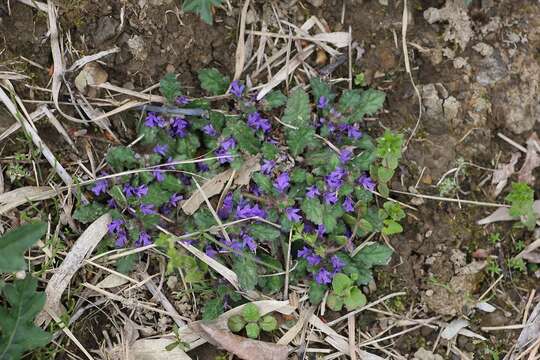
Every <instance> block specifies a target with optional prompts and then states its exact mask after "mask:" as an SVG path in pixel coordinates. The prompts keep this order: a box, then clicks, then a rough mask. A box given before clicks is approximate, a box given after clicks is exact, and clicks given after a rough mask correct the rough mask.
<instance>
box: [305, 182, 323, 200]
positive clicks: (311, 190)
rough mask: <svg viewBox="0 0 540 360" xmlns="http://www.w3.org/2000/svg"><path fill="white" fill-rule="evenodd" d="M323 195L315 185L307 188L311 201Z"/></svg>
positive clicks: (307, 194)
mask: <svg viewBox="0 0 540 360" xmlns="http://www.w3.org/2000/svg"><path fill="white" fill-rule="evenodd" d="M319 195H321V193H320V192H319V189H318V188H317V186H315V185H311V186H310V187H308V188H307V192H306V196H307V197H308V198H310V199H313V198H314V197H315V196H319Z"/></svg>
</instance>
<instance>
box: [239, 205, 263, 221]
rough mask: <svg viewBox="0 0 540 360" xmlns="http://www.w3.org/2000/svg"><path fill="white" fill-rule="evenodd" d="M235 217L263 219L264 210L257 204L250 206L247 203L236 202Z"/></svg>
mask: <svg viewBox="0 0 540 360" xmlns="http://www.w3.org/2000/svg"><path fill="white" fill-rule="evenodd" d="M236 217H237V218H238V219H247V218H251V217H260V218H263V219H265V218H266V211H264V210H263V209H261V208H260V207H259V204H255V205H253V206H251V205H249V203H243V204H238V207H237V208H236Z"/></svg>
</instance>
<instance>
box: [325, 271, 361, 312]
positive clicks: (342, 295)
mask: <svg viewBox="0 0 540 360" xmlns="http://www.w3.org/2000/svg"><path fill="white" fill-rule="evenodd" d="M365 304H366V296H365V295H364V294H363V293H362V291H361V290H360V289H359V288H358V286H356V285H354V282H353V280H352V279H351V278H349V277H348V276H347V275H345V274H342V273H338V274H336V275H335V276H334V278H333V279H332V291H331V292H330V295H328V299H327V300H326V305H328V307H329V308H330V309H331V310H334V311H341V309H342V308H343V305H345V307H346V308H347V310H348V311H352V310H354V309H357V308H359V307H361V306H364V305H365Z"/></svg>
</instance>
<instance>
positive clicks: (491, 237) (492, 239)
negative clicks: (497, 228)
mask: <svg viewBox="0 0 540 360" xmlns="http://www.w3.org/2000/svg"><path fill="white" fill-rule="evenodd" d="M488 239H489V242H490V243H492V244H493V245H496V244H497V243H499V241H501V233H498V232H496V233H493V234H489V238H488Z"/></svg>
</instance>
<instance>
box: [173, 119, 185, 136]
mask: <svg viewBox="0 0 540 360" xmlns="http://www.w3.org/2000/svg"><path fill="white" fill-rule="evenodd" d="M188 126H189V123H188V122H187V121H186V119H184V118H181V117H174V118H173V119H172V120H171V135H172V136H176V137H179V138H183V137H185V136H186V135H187V128H188Z"/></svg>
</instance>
